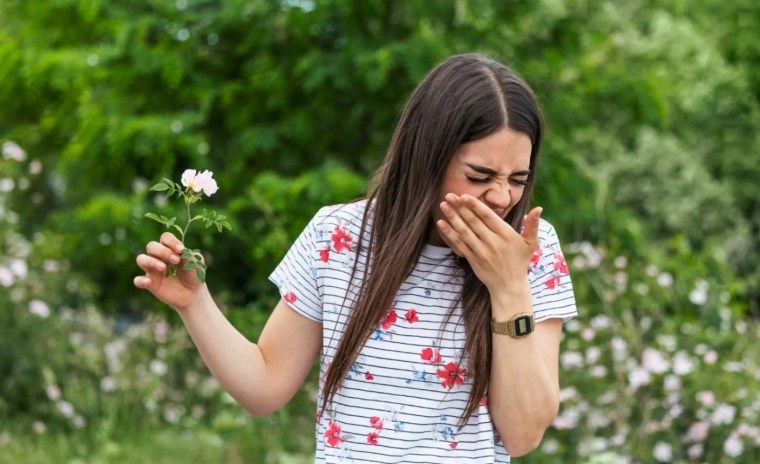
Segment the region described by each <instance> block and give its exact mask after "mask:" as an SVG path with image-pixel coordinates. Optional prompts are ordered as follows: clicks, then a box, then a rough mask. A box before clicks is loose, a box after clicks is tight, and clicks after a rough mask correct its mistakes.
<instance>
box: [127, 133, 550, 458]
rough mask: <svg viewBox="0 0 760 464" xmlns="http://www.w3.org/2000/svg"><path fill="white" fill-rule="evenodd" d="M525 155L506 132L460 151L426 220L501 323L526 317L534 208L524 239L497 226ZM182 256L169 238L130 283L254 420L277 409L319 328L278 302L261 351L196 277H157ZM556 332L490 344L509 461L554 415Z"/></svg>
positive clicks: (512, 198)
mask: <svg viewBox="0 0 760 464" xmlns="http://www.w3.org/2000/svg"><path fill="white" fill-rule="evenodd" d="M530 149H531V146H530V139H529V138H528V137H527V136H525V135H524V134H520V133H517V132H514V131H511V130H509V129H504V130H502V131H500V132H497V133H495V134H493V135H491V136H489V137H485V138H483V139H480V140H477V141H474V142H471V143H468V144H464V145H462V146H461V147H460V149H459V150H458V152H457V153H456V155H455V156H454V159H453V160H452V162H451V163H450V165H449V167H448V168H447V172H446V174H445V179H444V182H443V187H442V189H441V197H440V198H441V211H436V212H435V213H434V214H433V220H434V221H435V223H436V226H437V230H434V231H433V232H432V233H431V236H430V237H429V241H430V243H431V244H434V245H439V246H444V245H446V246H449V247H451V248H452V249H453V250H454V251H455V252H456V253H457V254H459V255H461V256H464V257H465V258H467V260H468V261H469V262H470V264H471V265H472V267H473V270H474V271H475V273H476V274H477V275H478V277H479V278H480V279H481V280H482V281H483V282H484V283H485V284H486V286H487V287H488V289H489V292H490V293H491V301H492V306H493V315H494V318H496V319H497V320H499V321H503V320H507V319H510V318H511V317H512V316H514V315H515V314H517V313H522V312H529V311H531V297H530V287H529V285H528V280H527V276H526V271H525V270H526V269H527V266H528V261H529V259H530V257H531V255H532V253H533V250H534V249H535V247H536V245H537V242H538V238H537V237H538V218H539V215H540V212H541V210H540V208H535V209H533V210H532V211H531V212H530V213H529V215H528V219H527V222H526V226H525V228H524V231H523V234H522V235H520V234H518V233H517V232H516V231H514V230H513V229H512V228H511V227H510V226H509V225H508V224H507V223H505V222H504V221H503V218H504V217H505V216H506V215H507V213H508V212H509V211H510V210H511V208H513V207H514V205H515V204H517V202H518V201H519V199H520V197H521V196H522V189H523V187H522V186H521V185H520V181H524V180H525V179H526V178H527V174H522V175H519V173H520V171H525V170H526V169H527V166H528V162H529V159H530ZM472 166H482V167H487V168H490V169H491V170H493V171H494V174H493V175H484V174H483V173H480V172H477V170H475V169H474V168H473V167H472ZM473 178H479V179H486V178H487V180H486V181H484V182H476V181H473V180H472V179H473ZM183 249H184V245H183V244H182V243H181V242H180V240H179V239H178V238H177V237H176V236H174V235H173V234H171V233H169V232H166V233H164V234H163V235H161V238H160V240H159V241H157V242H156V241H152V242H150V243H148V245H147V246H146V251H145V253H143V254H140V255H139V256H137V259H136V261H137V265H138V266H139V267H140V269H142V271H143V272H144V275H142V276H138V277H135V279H134V285H135V286H136V287H137V288H141V289H145V290H147V291H149V292H151V293H152V294H153V295H155V296H156V298H158V299H159V300H161V301H162V302H164V303H166V304H167V305H169V306H172V307H173V308H175V309H176V310H177V312H178V313H179V315H180V316H181V318H182V320H183V322H184V324H185V326H186V327H187V330H188V332H189V334H190V336H191V338H192V339H193V342H194V343H195V345H196V347H197V348H198V351H199V353H200V355H201V357H202V359H203V361H204V362H205V364H206V366H208V368H209V370H210V371H211V373H212V374H213V375H214V377H215V378H216V379H217V381H219V383H220V384H221V385H222V387H223V388H224V389H225V390H227V391H228V392H229V393H230V395H232V397H233V398H235V400H236V401H237V402H238V403H240V405H241V406H242V407H243V408H245V409H246V410H247V411H248V412H250V413H251V414H253V415H255V416H265V415H269V414H271V413H273V412H275V411H277V410H279V409H280V408H282V407H283V406H284V405H285V404H286V403H287V402H288V401H290V399H291V398H292V397H293V395H294V394H295V392H296V391H297V390H298V388H300V386H301V385H302V384H303V382H304V379H305V378H306V376H307V374H308V373H309V370H310V369H311V366H312V365H313V363H314V361H315V359H316V357H317V354H318V353H319V351H320V349H321V347H322V326H321V324H319V323H317V322H314V321H312V320H310V319H307V318H306V317H304V316H302V315H300V314H298V313H297V312H296V311H295V310H293V309H292V308H291V307H290V306H289V305H288V303H286V302H285V301H284V300H280V302H279V303H278V304H277V306H276V307H275V309H274V311H273V312H272V314H271V315H270V317H269V319H268V321H267V323H266V325H265V327H264V329H263V331H262V333H261V336H260V337H259V340H258V343H252V342H250V341H249V340H248V339H246V338H245V336H244V335H243V334H241V333H240V332H239V331H238V330H237V329H235V327H233V326H232V324H230V323H229V321H228V320H227V319H226V317H225V316H224V314H223V313H222V311H221V310H220V309H219V307H218V306H217V305H216V304H215V303H214V301H213V299H212V297H211V294H210V293H209V290H208V287H207V286H206V285H205V284H201V283H200V282H199V281H198V280H197V278H196V277H195V272H193V271H183V270H179V271H178V272H177V276H176V277H167V276H165V275H164V273H165V271H166V268H167V266H168V265H169V264H179V263H181V258H180V255H181V253H182V250H183ZM180 269H181V267H180ZM560 332H561V322H560V321H559V320H549V321H546V322H543V323H541V324H538V325H537V327H536V330H535V332H534V333H532V334H531V335H530V336H528V337H526V338H523V339H512V338H510V337H507V336H494V343H493V359H492V369H491V374H490V386H489V400H490V403H489V405H490V410H491V416H492V419H493V421H494V425H495V427H496V429H497V430H498V431H499V434H500V435H501V437H502V439H503V440H504V443H505V447H506V449H507V451H508V452H509V453H510V454H511V455H512V456H515V457H516V456H520V455H523V454H526V453H527V452H529V451H531V450H532V449H534V448H535V447H536V446H537V445H538V443H539V442H540V440H541V437H542V436H543V433H544V431H545V430H546V428H547V427H548V426H549V425H550V424H551V422H552V421H553V420H554V417H555V416H556V414H557V409H558V405H559V382H558V364H559V360H558V357H559V338H560Z"/></svg>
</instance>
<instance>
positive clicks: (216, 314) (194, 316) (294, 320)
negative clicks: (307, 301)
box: [134, 232, 322, 415]
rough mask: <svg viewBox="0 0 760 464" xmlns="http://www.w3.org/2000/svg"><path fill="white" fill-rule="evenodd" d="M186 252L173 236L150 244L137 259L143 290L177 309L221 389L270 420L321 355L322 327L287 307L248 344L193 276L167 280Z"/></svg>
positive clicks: (180, 275)
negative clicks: (256, 340)
mask: <svg viewBox="0 0 760 464" xmlns="http://www.w3.org/2000/svg"><path fill="white" fill-rule="evenodd" d="M183 248H184V246H183V245H182V244H181V243H180V241H179V240H178V239H177V238H176V237H175V236H174V235H172V234H170V233H168V232H167V233H164V234H163V235H162V236H161V240H160V242H150V243H149V244H148V246H147V248H146V254H141V255H139V256H138V257H137V264H138V266H140V268H141V269H142V270H143V271H145V275H144V276H139V277H136V278H135V279H134V284H135V286H136V287H138V288H143V289H146V290H148V291H150V292H151V293H153V294H154V295H155V296H156V297H157V298H159V299H160V300H161V301H163V302H164V303H166V304H168V305H170V306H172V307H174V308H175V309H176V310H177V312H178V313H179V315H180V316H181V317H182V321H183V322H184V323H185V326H186V327H187V329H188V332H189V333H190V336H191V337H192V339H193V342H194V343H195V345H196V347H197V348H198V351H199V353H200V355H201V357H202V358H203V361H204V362H205V363H206V366H208V368H209V370H210V371H211V373H212V374H213V375H214V377H215V378H216V379H217V380H218V381H219V383H220V384H221V385H222V387H223V388H224V389H225V390H227V391H228V392H229V393H230V395H232V397H233V398H235V400H236V401H237V402H238V403H240V404H241V405H242V406H243V407H244V408H245V409H246V410H248V411H249V412H250V413H251V414H254V415H266V414H270V413H272V412H274V411H276V410H277V409H279V408H281V407H282V406H283V405H284V404H285V403H287V402H288V401H289V400H290V398H292V396H293V395H294V394H295V392H296V390H297V389H298V388H299V387H300V386H301V384H302V383H303V381H304V379H305V378H306V376H307V375H308V373H309V370H310V368H311V366H312V364H313V362H314V359H315V357H316V356H317V353H318V352H319V350H320V347H321V343H322V339H321V324H319V323H317V322H314V321H311V320H309V319H307V318H306V317H304V316H301V315H300V314H298V313H296V312H295V311H294V310H293V309H292V308H291V307H290V306H289V305H288V304H287V303H286V302H285V301H283V300H280V302H279V303H278V304H277V306H276V307H275V309H274V311H273V312H272V315H271V316H270V318H269V320H268V321H267V323H266V325H265V327H264V330H263V332H262V333H261V336H260V337H259V343H258V344H254V343H251V342H250V341H248V340H247V339H246V338H245V336H243V335H242V334H241V333H240V332H239V331H238V330H237V329H235V327H233V326H232V324H230V322H229V321H228V320H227V318H225V317H224V314H222V312H221V311H220V310H219V308H218V307H217V305H216V304H215V303H214V301H213V299H212V298H211V294H210V293H209V291H208V288H207V286H206V285H205V284H201V283H200V282H198V280H197V278H196V277H195V273H194V272H193V271H184V270H181V266H180V270H179V271H178V272H177V275H176V276H165V275H164V274H165V271H166V268H167V265H168V264H169V263H174V264H176V263H179V262H180V254H181V252H182V249H183Z"/></svg>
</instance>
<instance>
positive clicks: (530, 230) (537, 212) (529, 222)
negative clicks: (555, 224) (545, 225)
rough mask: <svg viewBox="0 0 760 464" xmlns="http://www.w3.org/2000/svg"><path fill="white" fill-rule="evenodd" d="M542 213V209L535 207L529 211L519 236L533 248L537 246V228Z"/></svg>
mask: <svg viewBox="0 0 760 464" xmlns="http://www.w3.org/2000/svg"><path fill="white" fill-rule="evenodd" d="M543 211H544V209H543V208H541V207H540V206H537V207H535V208H533V209H532V210H530V212H529V213H528V217H527V218H526V219H525V226H524V227H523V231H522V234H521V235H522V236H523V238H524V239H525V240H526V241H527V242H528V244H530V245H531V246H532V247H533V248H535V247H536V246H538V226H539V224H540V219H541V213H542V212H543Z"/></svg>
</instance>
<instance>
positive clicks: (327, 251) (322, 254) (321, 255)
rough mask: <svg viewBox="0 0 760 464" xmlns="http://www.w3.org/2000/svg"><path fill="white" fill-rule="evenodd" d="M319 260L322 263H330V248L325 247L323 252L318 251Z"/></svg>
mask: <svg viewBox="0 0 760 464" xmlns="http://www.w3.org/2000/svg"><path fill="white" fill-rule="evenodd" d="M319 259H321V260H322V262H325V263H326V262H328V261H330V247H329V246H326V247H325V248H324V249H323V250H319Z"/></svg>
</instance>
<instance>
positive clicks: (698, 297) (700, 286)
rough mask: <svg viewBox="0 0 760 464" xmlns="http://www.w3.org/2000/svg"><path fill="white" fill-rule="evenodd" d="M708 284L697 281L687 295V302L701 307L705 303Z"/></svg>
mask: <svg viewBox="0 0 760 464" xmlns="http://www.w3.org/2000/svg"><path fill="white" fill-rule="evenodd" d="M709 288H710V284H708V283H707V281H705V280H702V279H700V280H697V282H696V284H695V286H694V289H693V290H692V291H691V292H690V293H689V301H691V302H692V303H694V304H695V305H697V306H702V305H703V304H705V303H707V290H709Z"/></svg>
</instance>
